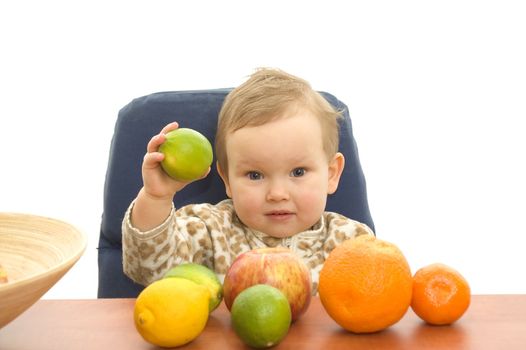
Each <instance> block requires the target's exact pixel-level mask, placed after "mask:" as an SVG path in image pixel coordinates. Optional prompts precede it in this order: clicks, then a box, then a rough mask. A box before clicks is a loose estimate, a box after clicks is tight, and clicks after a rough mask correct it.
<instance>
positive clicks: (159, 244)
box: [122, 199, 374, 295]
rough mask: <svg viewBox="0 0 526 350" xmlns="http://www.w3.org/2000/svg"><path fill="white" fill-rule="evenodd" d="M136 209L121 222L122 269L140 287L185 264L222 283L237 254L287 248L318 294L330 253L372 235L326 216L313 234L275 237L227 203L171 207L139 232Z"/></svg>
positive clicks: (353, 224)
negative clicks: (157, 223) (305, 269)
mask: <svg viewBox="0 0 526 350" xmlns="http://www.w3.org/2000/svg"><path fill="white" fill-rule="evenodd" d="M132 210H133V203H132V204H131V205H130V207H129V208H128V210H127V212H126V215H125V217H124V220H123V224H122V233H123V237H122V247H123V268H124V272H125V274H126V275H127V276H128V277H130V278H131V279H132V280H134V281H135V282H137V283H140V284H142V285H148V284H150V283H152V282H153V281H156V280H158V279H160V278H161V277H162V276H163V275H164V274H165V273H166V271H167V270H168V269H170V268H171V267H173V266H175V265H178V264H181V263H183V262H195V263H199V264H203V265H206V266H208V267H209V268H211V269H212V270H214V271H215V272H216V274H217V275H218V277H219V278H220V279H221V280H223V278H224V276H225V274H226V272H227V270H228V267H229V266H230V264H231V263H232V262H233V261H234V259H235V258H236V257H237V256H238V255H239V254H241V253H243V252H246V251H249V250H251V249H254V248H261V247H275V246H284V247H288V248H290V249H291V250H293V251H294V252H295V253H296V254H297V255H298V256H299V257H300V258H301V259H302V260H303V261H304V262H305V264H306V265H307V266H308V267H309V268H310V270H311V277H312V283H313V294H314V295H316V294H317V290H318V280H319V273H320V270H321V268H322V266H323V262H324V261H325V259H326V258H327V256H328V255H329V253H330V252H331V251H332V250H333V249H334V248H335V247H336V246H337V245H338V244H340V243H341V242H343V241H344V240H346V239H351V238H354V237H357V236H359V235H363V234H369V235H373V234H374V233H373V232H372V231H371V230H370V229H369V227H367V226H366V225H365V224H362V223H360V222H357V221H354V220H351V219H348V218H346V217H344V216H342V215H339V214H336V213H331V212H325V213H324V214H323V216H322V217H321V219H320V221H319V222H318V223H317V224H316V225H314V226H313V227H312V228H311V229H310V230H308V231H304V232H301V233H298V234H296V235H294V236H292V237H288V238H274V237H270V236H267V235H265V234H264V233H262V232H257V231H254V230H251V229H250V228H248V227H246V226H245V225H243V223H242V222H241V221H240V220H239V219H238V217H237V216H236V214H235V212H234V207H233V205H232V201H231V200H228V199H227V200H224V201H222V202H220V203H218V204H217V205H211V204H195V205H188V206H185V207H182V208H180V209H178V210H175V208H172V211H171V213H170V216H169V217H168V218H167V219H166V221H165V222H164V223H162V224H161V225H160V226H158V227H156V228H155V229H153V230H150V231H147V232H141V231H139V230H137V229H136V228H134V227H133V226H132V224H131V221H130V214H131V211H132Z"/></svg>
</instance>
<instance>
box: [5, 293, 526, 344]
mask: <svg viewBox="0 0 526 350" xmlns="http://www.w3.org/2000/svg"><path fill="white" fill-rule="evenodd" d="M134 302H135V300H134V299H98V300H96V299H94V300H40V301H39V302H37V303H36V304H35V305H34V306H33V307H31V308H30V309H29V310H28V311H26V312H25V313H24V314H23V315H21V316H20V317H19V318H17V319H16V320H14V321H13V322H11V323H10V324H8V325H7V326H5V327H4V328H2V329H0V349H2V350H34V349H40V350H46V349H49V350H60V349H68V350H79V349H96V350H106V349H108V350H118V349H126V350H136V349H150V350H152V349H155V348H156V347H154V346H151V345H149V344H148V343H146V342H145V341H144V340H143V339H142V338H141V337H140V336H139V334H138V333H137V332H136V330H135V328H134V325H133V316H132V315H133V307H134ZM238 348H244V346H243V344H242V343H241V341H240V339H239V338H238V337H237V336H236V334H235V333H234V332H233V330H232V328H231V326H230V314H229V312H228V310H227V309H226V307H225V305H224V303H223V304H222V305H221V306H220V307H219V308H218V309H217V310H215V311H214V312H213V313H212V315H211V316H210V319H209V321H208V324H207V326H206V328H205V330H204V332H203V333H202V334H201V335H200V336H199V337H198V338H197V339H196V340H194V341H193V342H191V343H190V344H188V345H186V346H185V347H182V349H238ZM275 349H321V350H325V349H327V350H333V349H448V350H450V349H477V350H478V349H526V295H476V296H473V298H472V303H471V306H470V308H469V309H468V311H467V312H466V314H465V315H464V316H463V317H462V318H461V319H460V320H459V321H458V322H457V323H455V324H454V325H452V326H442V327H433V326H428V325H426V324H424V323H423V322H421V321H420V319H418V318H417V317H416V315H415V314H414V313H413V312H412V311H411V310H409V311H408V312H407V314H406V315H405V316H404V318H403V319H402V320H401V321H400V322H398V323H397V324H395V325H394V326H392V327H390V328H388V329H387V330H384V331H382V332H378V333H374V334H368V335H357V334H352V333H349V332H346V331H344V330H343V329H341V328H340V327H339V326H338V325H337V324H336V323H335V322H334V321H333V320H332V319H331V318H329V316H328V315H327V314H326V312H325V310H324V309H323V307H322V305H321V303H320V301H319V299H318V298H315V299H313V300H312V303H311V305H310V307H309V309H308V311H307V313H306V314H305V315H303V317H302V318H300V319H299V320H298V321H297V322H296V323H294V324H293V325H292V326H291V329H290V331H289V333H288V335H287V337H286V338H285V339H284V340H283V341H282V342H281V344H279V345H278V346H277V347H275Z"/></svg>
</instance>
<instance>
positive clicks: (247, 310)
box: [231, 284, 291, 348]
mask: <svg viewBox="0 0 526 350" xmlns="http://www.w3.org/2000/svg"><path fill="white" fill-rule="evenodd" d="M231 313H232V314H231V317H232V326H233V328H234V331H235V332H236V334H237V335H238V336H239V337H240V338H241V340H243V342H245V344H247V345H248V346H251V347H254V348H268V347H271V346H274V345H276V344H278V343H279V342H280V341H281V340H282V339H283V338H284V337H285V336H286V335H287V333H288V331H289V327H290V322H291V312H290V305H289V302H288V300H287V297H285V295H284V294H283V293H282V292H281V291H280V290H279V289H277V288H274V287H272V286H270V285H266V284H256V285H254V286H252V287H249V288H247V289H245V290H244V291H242V292H241V293H239V294H238V296H237V297H236V299H235V300H234V303H233V304H232V310H231Z"/></svg>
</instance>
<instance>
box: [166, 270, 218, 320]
mask: <svg viewBox="0 0 526 350" xmlns="http://www.w3.org/2000/svg"><path fill="white" fill-rule="evenodd" d="M167 277H180V278H186V279H189V280H191V281H194V282H195V283H198V284H201V285H203V286H205V287H206V288H208V290H209V291H210V304H209V311H210V312H212V311H214V310H215V309H216V308H217V307H218V306H219V304H221V301H222V300H223V285H222V284H221V281H219V278H217V276H216V274H215V273H214V271H212V270H210V269H209V268H208V267H206V266H204V265H200V264H196V263H184V264H180V265H177V266H175V267H172V268H171V269H170V270H168V272H167V273H166V274H165V275H164V278H167Z"/></svg>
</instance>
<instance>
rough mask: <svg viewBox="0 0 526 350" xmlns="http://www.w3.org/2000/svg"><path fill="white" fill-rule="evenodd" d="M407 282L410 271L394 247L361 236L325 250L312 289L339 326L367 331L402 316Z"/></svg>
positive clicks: (407, 297)
mask: <svg viewBox="0 0 526 350" xmlns="http://www.w3.org/2000/svg"><path fill="white" fill-rule="evenodd" d="M412 286H413V280H412V275H411V270H410V267H409V264H408V263H407V260H406V258H405V257H404V255H403V254H402V252H401V251H400V249H398V247H396V246H395V245H394V244H392V243H390V242H386V241H383V240H380V239H377V238H375V237H374V236H365V235H364V236H359V237H357V238H355V239H350V240H347V241H344V242H343V243H342V244H341V245H339V246H337V247H336V248H335V249H334V250H333V251H332V252H331V253H330V254H329V256H328V257H327V260H326V261H325V263H324V265H323V268H322V270H321V272H320V281H319V289H318V292H319V296H320V301H321V302H322V305H323V307H324V308H325V310H326V311H327V313H328V314H329V316H330V317H331V318H332V319H334V320H335V321H336V322H337V323H338V324H339V325H340V326H342V327H343V328H345V329H346V330H348V331H351V332H354V333H371V332H376V331H380V330H382V329H385V328H387V327H389V326H391V325H393V324H395V323H396V322H398V321H399V320H400V319H401V318H402V317H403V316H404V314H405V313H406V311H407V309H408V308H409V305H410V303H411V293H412Z"/></svg>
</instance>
